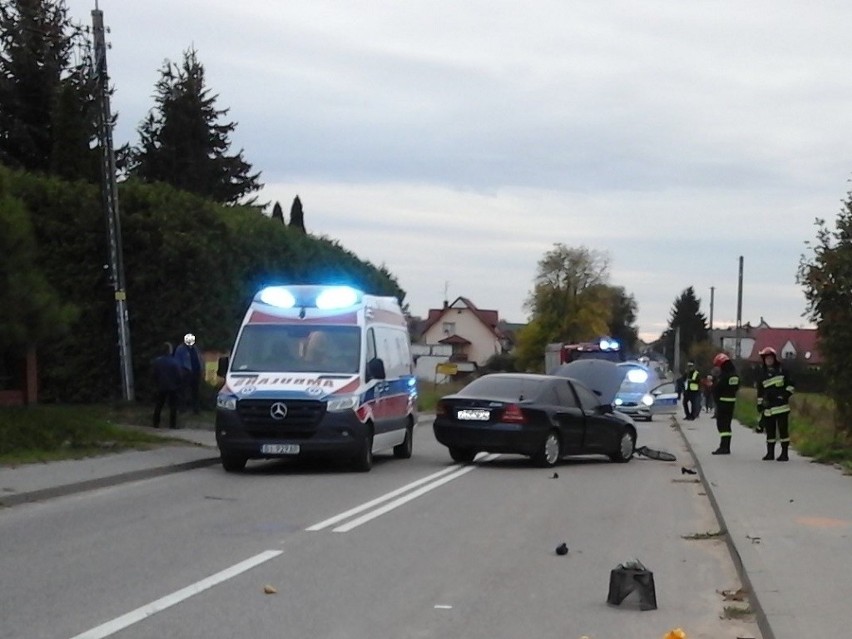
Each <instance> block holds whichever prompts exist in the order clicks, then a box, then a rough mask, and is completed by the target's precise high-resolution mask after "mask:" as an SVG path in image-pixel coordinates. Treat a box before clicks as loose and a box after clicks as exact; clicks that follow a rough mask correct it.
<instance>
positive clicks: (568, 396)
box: [554, 378, 586, 453]
mask: <svg viewBox="0 0 852 639" xmlns="http://www.w3.org/2000/svg"><path fill="white" fill-rule="evenodd" d="M554 389H555V390H556V396H557V400H558V402H559V406H558V410H557V413H556V419H557V420H558V422H559V435H560V437H561V439H562V451H563V452H565V453H567V452H576V451H580V450H582V448H583V441H584V439H585V430H586V419H585V417H584V415H583V411H582V410H581V409H580V403H579V401H578V400H577V395H576V394H575V393H574V389H573V388H572V387H571V382H570V381H568V380H567V379H565V378H560V379H558V380H557V381H556V382H554Z"/></svg>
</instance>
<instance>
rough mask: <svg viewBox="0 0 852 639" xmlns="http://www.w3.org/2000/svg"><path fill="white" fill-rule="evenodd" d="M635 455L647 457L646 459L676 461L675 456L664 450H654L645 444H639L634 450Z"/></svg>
mask: <svg viewBox="0 0 852 639" xmlns="http://www.w3.org/2000/svg"><path fill="white" fill-rule="evenodd" d="M634 452H635V453H636V454H637V455H641V456H642V457H647V458H648V459H657V460H659V461H677V457H675V456H674V455H672V454H671V453H669V452H666V451H664V450H656V449H654V448H648V447H647V446H640V447H639V448H637V449H636V450H635V451H634Z"/></svg>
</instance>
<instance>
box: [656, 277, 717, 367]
mask: <svg viewBox="0 0 852 639" xmlns="http://www.w3.org/2000/svg"><path fill="white" fill-rule="evenodd" d="M678 329H680V351H681V353H690V352H691V349H692V347H693V344H696V343H698V342H705V341H707V339H708V330H707V317H706V316H705V315H704V313H702V312H701V300H700V299H698V298H697V297H696V296H695V288H694V287H692V286H690V287H687V288H685V289H684V290H683V292H682V293H681V294H680V295H679V296H678V297H677V299H675V301H674V304H673V305H672V310H671V314H670V315H669V327H668V328H667V329H666V330H665V331H664V332H663V335H662V336H661V338H660V341H661V342H662V346H663V348H664V352H665V354H666V357H668V358H669V361H674V356H675V337H676V333H677V331H678Z"/></svg>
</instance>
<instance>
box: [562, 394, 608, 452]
mask: <svg viewBox="0 0 852 639" xmlns="http://www.w3.org/2000/svg"><path fill="white" fill-rule="evenodd" d="M572 386H573V388H574V392H575V393H576V394H577V398H578V399H579V400H580V408H581V409H582V411H583V415H584V420H585V436H584V438H583V449H584V450H585V451H587V452H602V451H607V450H611V449H612V447H613V443H612V442H613V439H614V438H615V437H616V435H617V434H616V432H615V429H614V426H613V423H612V419H611V415H608V414H607V413H605V412H603V411H602V409H601V401H600V398H598V396H597V395H595V393H593V392H592V391H591V390H589V389H588V388H587V387H586V386H585V385H583V384H581V383H580V382H577V381H575V382H574V383H573V384H572ZM607 410H610V411H611V407H610V408H608V409H607Z"/></svg>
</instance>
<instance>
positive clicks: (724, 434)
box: [719, 431, 731, 437]
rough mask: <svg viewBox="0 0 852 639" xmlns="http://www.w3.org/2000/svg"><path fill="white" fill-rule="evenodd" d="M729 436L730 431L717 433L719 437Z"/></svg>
mask: <svg viewBox="0 0 852 639" xmlns="http://www.w3.org/2000/svg"><path fill="white" fill-rule="evenodd" d="M730 436H731V431H726V432H723V433H719V437H730Z"/></svg>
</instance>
